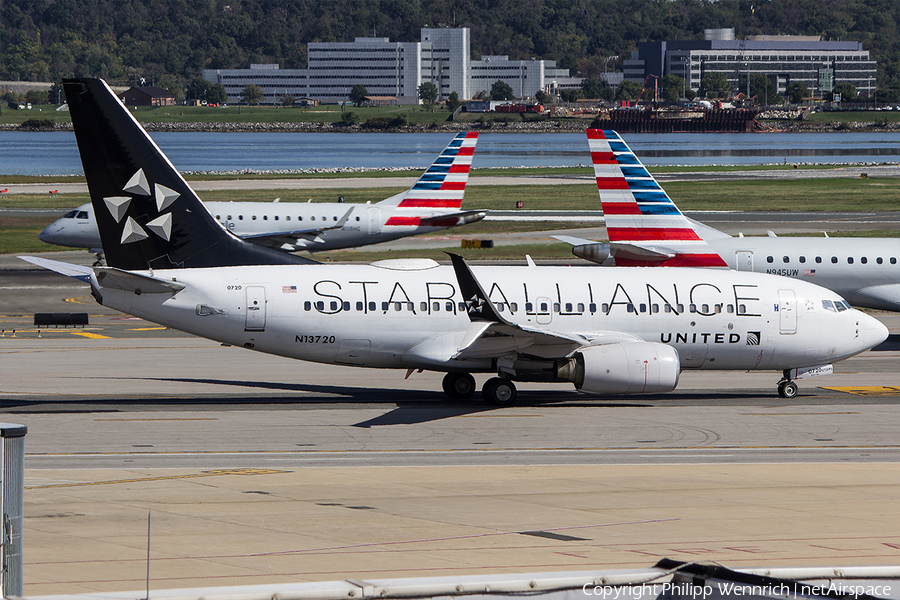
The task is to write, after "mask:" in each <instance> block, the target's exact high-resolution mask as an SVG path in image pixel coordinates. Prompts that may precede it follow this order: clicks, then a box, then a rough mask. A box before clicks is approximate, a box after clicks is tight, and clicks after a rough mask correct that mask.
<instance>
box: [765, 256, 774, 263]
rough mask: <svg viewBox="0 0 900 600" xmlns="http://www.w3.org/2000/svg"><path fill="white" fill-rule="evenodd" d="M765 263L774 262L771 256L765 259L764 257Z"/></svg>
mask: <svg viewBox="0 0 900 600" xmlns="http://www.w3.org/2000/svg"><path fill="white" fill-rule="evenodd" d="M766 262H767V263H771V262H775V258H774V257H772V256H767V257H766Z"/></svg>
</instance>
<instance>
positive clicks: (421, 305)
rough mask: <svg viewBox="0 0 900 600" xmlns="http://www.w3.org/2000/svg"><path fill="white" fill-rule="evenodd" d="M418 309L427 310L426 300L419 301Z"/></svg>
mask: <svg viewBox="0 0 900 600" xmlns="http://www.w3.org/2000/svg"><path fill="white" fill-rule="evenodd" d="M419 310H421V311H422V312H426V311H428V303H427V302H419Z"/></svg>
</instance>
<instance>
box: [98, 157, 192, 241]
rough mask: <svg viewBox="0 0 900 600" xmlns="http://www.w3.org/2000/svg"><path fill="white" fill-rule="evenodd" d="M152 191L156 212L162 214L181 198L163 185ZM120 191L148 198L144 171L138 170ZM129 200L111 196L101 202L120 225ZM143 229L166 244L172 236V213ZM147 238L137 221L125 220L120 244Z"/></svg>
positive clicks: (147, 185) (160, 217)
mask: <svg viewBox="0 0 900 600" xmlns="http://www.w3.org/2000/svg"><path fill="white" fill-rule="evenodd" d="M154 189H155V194H154V195H155V196H156V207H157V211H158V212H162V211H163V210H165V209H166V208H168V207H169V206H171V205H172V203H173V202H175V200H177V199H178V198H179V197H180V196H181V194H179V193H178V192H176V191H175V190H172V189H169V188H167V187H166V186H164V185H159V184H156V185H155V186H154ZM122 191H123V192H126V193H129V194H132V195H133V196H149V195H150V185H149V184H148V183H147V178H146V176H145V175H144V170H143V169H138V171H137V173H135V174H134V175H132V177H131V179H129V180H128V183H126V184H125V186H124V188H123V189H122ZM131 200H132V198H131V197H128V196H111V197H109V198H104V199H103V202H104V203H105V204H106V208H107V209H109V214H111V215H112V217H113V218H114V219H115V220H116V223H121V222H122V218H123V217H125V216H126V213H127V212H128V207H129V206H131ZM144 227H146V228H147V229H149V230H150V231H151V232H152V233H155V234H156V235H157V236H159V237H160V238H162V239H164V240H165V241H167V242H168V241H169V238H170V237H171V235H172V213H166V214H161V215H159V216H158V217H156V218H155V219H153V220H152V221H149V222H148V223H146V224H145V225H144ZM148 237H150V236H149V235H148V234H147V232H146V231H145V230H144V229H143V228H142V227H141V226H140V225H139V224H138V223H137V221H135V220H134V219H132V218H131V217H128V218H127V219H125V225H124V226H123V227H122V239H121V240H120V243H122V244H130V243H133V242H139V241H141V240H144V239H147V238H148Z"/></svg>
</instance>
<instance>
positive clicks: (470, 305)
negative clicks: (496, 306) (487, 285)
mask: <svg viewBox="0 0 900 600" xmlns="http://www.w3.org/2000/svg"><path fill="white" fill-rule="evenodd" d="M482 310H484V300H483V299H482V298H479V297H478V295H477V294H476V295H475V296H472V298H471V300H466V311H467V312H468V313H469V314H470V315H481V311H482Z"/></svg>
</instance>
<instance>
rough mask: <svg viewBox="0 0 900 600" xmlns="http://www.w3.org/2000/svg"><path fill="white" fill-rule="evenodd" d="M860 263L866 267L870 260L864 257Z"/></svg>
mask: <svg viewBox="0 0 900 600" xmlns="http://www.w3.org/2000/svg"><path fill="white" fill-rule="evenodd" d="M859 262H861V263H862V264H864V265H866V264H868V263H869V259H868V258H866V257H865V256H863V257H862V258H860V259H859Z"/></svg>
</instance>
